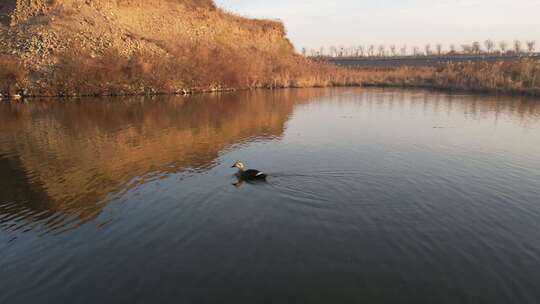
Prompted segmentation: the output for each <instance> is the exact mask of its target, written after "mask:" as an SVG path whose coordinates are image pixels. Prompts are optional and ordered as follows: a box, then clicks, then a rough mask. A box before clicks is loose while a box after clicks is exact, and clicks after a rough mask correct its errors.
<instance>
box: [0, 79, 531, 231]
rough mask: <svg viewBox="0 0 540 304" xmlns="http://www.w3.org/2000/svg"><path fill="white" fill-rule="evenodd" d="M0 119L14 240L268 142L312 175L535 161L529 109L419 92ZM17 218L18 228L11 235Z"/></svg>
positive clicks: (128, 103)
mask: <svg viewBox="0 0 540 304" xmlns="http://www.w3.org/2000/svg"><path fill="white" fill-rule="evenodd" d="M0 110H1V112H2V113H1V115H2V116H3V122H4V126H5V127H4V128H3V130H2V132H0V141H1V142H2V143H3V144H2V148H0V153H1V154H0V155H1V158H0V165H1V166H2V168H3V170H2V173H1V177H2V181H3V183H4V184H5V185H6V187H2V190H1V197H0V198H1V200H2V204H3V205H1V206H0V209H2V210H3V213H5V214H6V215H4V217H3V223H4V224H3V226H4V228H8V230H11V229H13V227H15V228H18V229H22V228H21V227H24V226H26V222H27V220H28V221H30V222H39V223H41V224H43V223H46V226H48V227H50V228H52V229H55V230H62V229H64V228H65V226H66V222H70V223H71V224H78V223H81V222H86V221H89V220H94V219H95V218H96V217H97V216H98V215H99V214H100V212H102V210H103V207H104V206H105V205H106V204H107V202H108V201H110V200H112V199H114V198H115V197H118V196H121V195H122V193H125V192H126V191H128V190H129V189H132V188H133V187H137V186H140V185H144V184H145V183H146V182H148V181H150V180H156V179H163V178H164V177H166V176H167V175H169V174H173V173H178V172H183V173H182V174H183V175H190V176H191V175H195V174H197V172H205V171H208V170H211V169H212V168H213V167H215V166H216V165H217V164H218V163H219V157H220V155H221V154H222V153H223V151H226V152H225V153H232V152H234V151H236V150H237V148H239V147H242V145H243V144H249V143H250V142H251V143H254V142H256V141H260V145H264V144H265V142H267V141H268V140H270V139H273V138H275V139H278V140H279V141H280V142H281V145H280V146H278V147H279V148H278V149H277V150H275V153H276V154H275V155H271V156H272V157H271V159H278V160H279V162H280V163H281V164H285V163H289V162H290V164H289V165H290V166H291V167H296V166H303V165H305V162H310V160H312V161H313V164H311V166H317V165H319V164H320V162H321V159H320V157H322V156H323V155H329V156H330V157H331V158H340V157H343V155H342V154H343V153H357V152H358V151H356V150H358V149H364V152H365V151H370V153H377V149H379V150H380V149H387V150H394V151H395V153H397V154H399V153H401V152H403V151H406V150H407V149H419V148H423V149H426V151H428V153H435V152H437V153H456V151H458V152H461V153H476V154H478V153H480V154H478V155H480V158H481V157H484V156H485V155H484V154H482V153H488V152H489V153H490V154H489V155H488V156H489V157H488V158H486V159H485V160H484V161H487V162H489V161H493V162H497V161H505V158H513V159H521V158H525V157H531V155H532V156H534V153H535V152H536V151H537V150H538V146H539V145H538V140H539V138H538V136H536V135H537V132H538V126H539V117H540V110H539V108H538V105H537V103H535V101H532V100H530V101H529V100H527V99H519V98H513V99H512V98H507V97H501V98H495V97H479V96H459V95H455V96H448V95H444V94H431V93H425V92H420V91H418V92H415V91H412V92H401V91H387V92H381V91H369V90H368V91H362V90H359V89H342V90H331V89H319V90H291V91H277V92H271V93H270V92H255V93H240V94H236V95H234V94H224V95H215V96H211V95H202V96H196V97H193V98H191V99H186V98H181V97H159V98H154V99H148V98H131V99H116V100H113V101H99V100H96V101H89V100H86V101H81V102H74V103H61V104H58V103H56V102H55V101H52V102H40V101H34V102H32V103H29V104H12V105H10V104H3V105H2V106H1V107H0ZM285 130H287V131H285ZM270 143H271V144H269V145H267V146H269V147H265V148H264V149H263V150H262V151H260V152H259V153H254V154H255V155H258V154H262V155H265V157H261V159H257V162H258V163H261V162H263V163H264V162H265V160H264V158H268V156H269V155H267V154H266V153H264V152H265V149H272V147H275V146H276V144H274V143H275V141H270ZM239 145H240V146H239ZM254 146H256V145H254ZM298 147H301V149H300V150H299V151H298V154H297V155H295V156H294V157H292V158H291V159H281V158H279V157H278V156H279V155H281V154H283V152H282V151H280V149H285V150H286V151H292V150H294V149H295V148H298ZM458 148H459V149H460V150H456V149H458ZM303 149H304V150H303ZM355 149H356V150H355ZM445 149H447V150H448V151H446V150H445ZM439 150H442V151H439ZM454 150H456V151H454ZM305 151H312V152H313V153H318V154H317V155H314V156H308V155H304V154H303V153H305ZM317 151H319V152H317ZM245 157H248V155H246V156H245ZM464 157H467V158H474V157H475V156H464ZM297 158H303V162H298V159H297ZM522 160H526V159H522ZM532 160H534V157H533V159H532ZM325 161H328V160H325ZM268 165H269V166H270V167H273V166H275V165H274V164H272V163H269V164H268ZM329 165H331V163H329ZM330 167H331V166H330ZM297 169H305V168H297ZM329 169H331V168H329ZM25 213H28V214H27V215H26V216H22V215H23V214H25ZM18 216H22V217H23V218H25V219H26V220H24V221H22V222H18V223H15V224H14V223H13V222H12V218H17V217H18ZM10 226H12V227H11V228H9V227H10Z"/></svg>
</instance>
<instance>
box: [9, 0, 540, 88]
mask: <svg viewBox="0 0 540 304" xmlns="http://www.w3.org/2000/svg"><path fill="white" fill-rule="evenodd" d="M539 82H540V65H539V64H538V62H514V63H509V65H504V64H503V65H500V64H498V63H495V64H494V63H464V64H457V65H448V66H445V67H442V68H432V67H425V68H424V67H417V68H410V67H401V68H396V69H347V68H341V67H337V66H333V65H328V64H323V63H317V62H313V61H310V60H308V59H306V58H304V57H302V56H300V55H299V54H296V53H295V51H294V48H293V46H292V44H291V43H290V42H289V40H288V39H287V37H286V32H285V28H284V26H283V24H282V23H280V22H277V21H271V20H255V19H248V18H243V17H239V16H236V15H234V14H230V13H227V12H224V11H223V10H221V9H219V8H218V7H216V6H215V4H214V3H213V1H212V0H115V1H111V0H84V1H83V0H4V1H3V2H2V3H1V4H0V94H2V96H4V97H5V96H17V97H19V96H81V95H131V94H160V93H164V94H165V93H185V92H192V91H215V90H227V89H248V88H285V87H322V86H351V85H354V86H358V85H391V86H421V87H437V88H450V89H467V90H470V89H472V90H480V91H484V90H487V91H497V92H510V93H519V94H531V95H534V94H538V91H539V89H538V88H539V87H540V84H539ZM501 86H502V87H501ZM0 97H1V96H0Z"/></svg>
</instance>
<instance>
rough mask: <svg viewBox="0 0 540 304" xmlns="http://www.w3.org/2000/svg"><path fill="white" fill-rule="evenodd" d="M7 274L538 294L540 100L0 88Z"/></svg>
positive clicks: (203, 291)
mask: <svg viewBox="0 0 540 304" xmlns="http://www.w3.org/2000/svg"><path fill="white" fill-rule="evenodd" d="M237 160H243V161H245V162H246V163H247V164H248V166H251V167H255V168H258V169H263V170H264V171H266V172H267V173H268V174H269V175H270V178H269V180H268V183H265V184H249V183H238V180H237V179H236V178H235V177H234V176H233V173H234V171H233V170H232V169H230V166H231V165H232V164H233V163H234V162H235V161H237ZM0 278H2V279H1V281H0V303H490V304H493V303H531V304H532V303H539V302H540V289H538V283H539V282H540V100H534V99H525V98H515V97H487V96H474V95H458V94H454V95H451V94H444V93H433V92H426V91H404V90H379V89H373V90H372V89H370V90H364V89H346V88H343V89H305V90H282V91H256V92H241V93H227V94H216V95H199V96H194V97H178V96H174V97H171V96H168V97H154V98H149V97H134V98H112V99H80V100H65V101H59V100H53V101H47V100H43V101H40V100H32V101H31V102H28V103H13V104H9V103H2V104H0Z"/></svg>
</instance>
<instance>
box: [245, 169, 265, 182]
mask: <svg viewBox="0 0 540 304" xmlns="http://www.w3.org/2000/svg"><path fill="white" fill-rule="evenodd" d="M238 175H239V176H240V177H241V178H243V179H248V180H250V179H251V180H256V179H259V180H263V179H266V174H265V173H264V172H261V171H259V170H253V169H250V170H246V171H240V172H238Z"/></svg>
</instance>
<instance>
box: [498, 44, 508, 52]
mask: <svg viewBox="0 0 540 304" xmlns="http://www.w3.org/2000/svg"><path fill="white" fill-rule="evenodd" d="M507 48H508V43H506V42H505V41H500V42H499V49H500V50H501V53H502V54H503V55H504V54H506V49H507Z"/></svg>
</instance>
